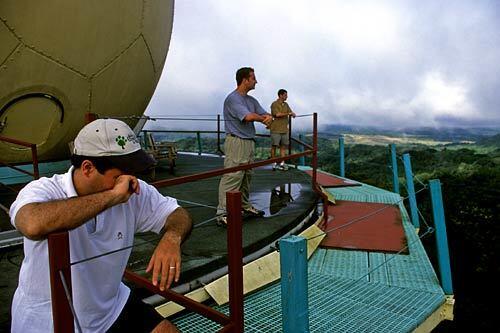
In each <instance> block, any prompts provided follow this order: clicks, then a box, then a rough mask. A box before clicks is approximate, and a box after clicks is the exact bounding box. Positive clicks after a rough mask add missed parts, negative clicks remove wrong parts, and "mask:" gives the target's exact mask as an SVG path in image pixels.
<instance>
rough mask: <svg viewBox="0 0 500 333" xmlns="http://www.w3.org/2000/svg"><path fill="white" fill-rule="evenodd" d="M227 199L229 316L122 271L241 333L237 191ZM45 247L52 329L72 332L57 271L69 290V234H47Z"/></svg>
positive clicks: (178, 302)
mask: <svg viewBox="0 0 500 333" xmlns="http://www.w3.org/2000/svg"><path fill="white" fill-rule="evenodd" d="M226 200H227V210H228V230H227V248H228V271H229V317H228V316H226V315H225V314H223V313H221V312H219V311H216V310H214V309H212V308H211V307H209V306H206V305H204V304H202V303H198V302H196V301H193V300H192V299H190V298H188V297H186V296H184V295H181V294H178V293H175V292H173V291H171V290H160V288H158V287H157V286H154V285H153V284H152V283H151V282H150V281H149V280H148V279H146V278H144V277H142V276H140V275H138V274H136V273H134V272H131V271H129V270H126V271H125V273H124V277H125V278H126V279H128V280H129V281H130V282H133V283H135V284H136V285H139V286H142V287H144V288H146V289H148V290H149V291H151V292H153V293H156V294H158V295H161V296H163V297H165V298H166V299H168V300H170V301H173V302H175V303H177V304H179V305H181V306H183V307H185V308H187V309H189V310H191V311H194V312H197V313H199V314H201V315H203V316H205V317H206V318H208V319H211V320H213V321H215V322H217V323H219V324H221V325H224V327H223V328H222V329H221V330H220V332H234V333H239V332H243V329H244V323H243V246H242V243H243V235H242V225H243V221H242V216H241V193H240V192H238V191H232V192H228V193H226ZM48 247H49V266H50V285H51V294H52V317H53V320H54V332H55V333H60V332H65V333H66V332H73V331H74V318H73V314H72V312H71V308H70V305H69V302H68V299H67V297H66V294H65V292H64V287H63V284H62V281H61V277H60V275H59V271H62V272H63V274H64V276H65V278H66V284H67V286H68V288H69V290H70V292H71V266H70V254H69V233H68V232H67V231H64V232H58V233H54V234H51V235H49V237H48ZM229 249H231V251H229Z"/></svg>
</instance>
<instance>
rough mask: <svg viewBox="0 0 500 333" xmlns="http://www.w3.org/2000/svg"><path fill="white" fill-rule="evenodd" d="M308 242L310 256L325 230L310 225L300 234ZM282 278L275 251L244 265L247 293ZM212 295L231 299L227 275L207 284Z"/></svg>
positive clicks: (244, 286)
mask: <svg viewBox="0 0 500 333" xmlns="http://www.w3.org/2000/svg"><path fill="white" fill-rule="evenodd" d="M300 235H301V236H302V237H304V238H306V239H310V240H308V242H307V257H308V258H309V257H310V256H311V255H312V254H313V253H314V251H315V250H316V248H317V247H318V245H319V243H320V242H321V240H322V239H323V238H324V237H325V236H324V234H323V231H322V230H321V229H319V228H318V227H317V226H316V225H312V226H310V227H309V228H308V229H306V230H305V231H304V232H302V233H301V234H300ZM279 278H280V255H279V253H278V252H276V251H274V252H272V253H269V254H267V255H265V256H263V257H261V258H259V259H257V260H255V261H252V262H251V263H248V264H247V265H245V267H243V293H244V294H247V293H249V292H251V291H254V290H256V289H259V288H262V287H263V286H265V285H267V284H269V283H272V282H274V281H276V280H278V279H279ZM205 290H206V291H207V292H208V293H209V294H210V296H211V297H212V298H213V299H214V300H215V301H216V302H217V304H219V305H222V304H225V303H227V302H228V301H229V295H228V278H227V275H224V276H223V277H221V278H219V279H217V280H215V281H213V282H212V283H210V284H208V285H207V286H205Z"/></svg>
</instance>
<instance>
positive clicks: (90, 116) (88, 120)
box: [85, 112, 99, 124]
mask: <svg viewBox="0 0 500 333" xmlns="http://www.w3.org/2000/svg"><path fill="white" fill-rule="evenodd" d="M98 118H99V116H98V115H97V113H91V112H87V113H85V124H90V123H91V122H93V121H94V120H96V119H98Z"/></svg>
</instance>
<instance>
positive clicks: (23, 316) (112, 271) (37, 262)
mask: <svg viewBox="0 0 500 333" xmlns="http://www.w3.org/2000/svg"><path fill="white" fill-rule="evenodd" d="M72 174H73V167H72V168H70V169H69V171H68V172H67V173H66V174H63V175H54V176H53V177H51V178H41V179H39V180H36V181H33V182H31V183H29V184H28V185H26V186H25V187H24V188H23V189H22V190H21V192H19V195H18V196H17V199H16V201H15V202H14V203H13V204H12V206H11V208H10V216H11V223H12V224H13V225H14V227H15V223H14V221H15V217H16V214H17V212H18V211H19V209H20V208H21V207H22V206H24V205H26V204H28V203H32V202H46V201H52V200H59V199H66V198H70V197H76V196H77V193H76V191H75V188H74V186H73V180H72ZM139 183H140V190H141V191H140V194H139V195H137V194H133V195H132V196H131V197H130V199H129V200H128V201H127V202H126V203H123V204H119V205H116V206H113V207H111V208H109V209H107V210H105V211H103V212H102V213H100V214H99V215H97V217H96V219H91V220H89V221H88V222H86V223H84V224H83V225H81V226H80V227H78V228H76V229H73V230H71V231H70V232H69V243H70V260H71V262H76V261H79V260H82V259H86V258H90V257H93V256H96V255H99V254H103V253H106V252H109V251H113V250H117V249H120V248H124V247H126V246H130V245H132V244H133V242H134V234H135V233H136V232H144V231H153V232H155V233H159V232H160V231H161V229H162V228H163V226H164V225H165V220H166V218H167V217H168V215H170V214H171V213H172V212H173V211H174V210H175V209H177V208H178V207H179V205H178V204H177V200H175V199H173V198H170V197H164V196H163V195H162V194H160V193H159V192H158V191H157V190H156V189H155V188H154V187H153V186H151V185H149V184H147V183H145V182H143V181H141V180H139ZM131 251H132V250H131V249H127V250H124V251H120V252H116V253H113V254H111V255H107V256H103V257H100V258H97V259H94V260H91V261H87V262H84V263H80V264H76V265H73V266H72V267H71V279H72V289H73V304H74V307H75V311H76V315H77V317H78V320H79V322H80V325H81V327H82V329H83V331H84V332H105V331H106V330H107V329H109V327H110V326H111V325H112V324H113V322H114V321H115V320H116V319H117V318H118V316H119V315H120V312H121V311H122V309H123V307H124V305H125V303H126V301H127V298H128V296H129V294H130V290H129V288H127V287H126V286H125V285H124V284H123V283H122V282H121V279H122V276H123V272H124V270H125V267H126V265H127V261H128V258H129V256H130V253H131ZM51 306H52V305H51V296H50V278H49V265H48V247H47V240H41V241H33V240H30V239H27V238H24V260H23V263H22V266H21V271H20V273H19V285H18V287H17V290H16V292H15V294H14V299H13V302H12V332H52V331H53V323H52V307H51Z"/></svg>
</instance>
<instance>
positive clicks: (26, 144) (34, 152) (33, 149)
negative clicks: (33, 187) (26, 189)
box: [0, 135, 40, 179]
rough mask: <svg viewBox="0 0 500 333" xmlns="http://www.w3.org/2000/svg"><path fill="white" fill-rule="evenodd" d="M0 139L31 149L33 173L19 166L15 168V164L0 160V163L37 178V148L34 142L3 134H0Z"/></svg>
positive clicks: (38, 175) (38, 173) (38, 174)
mask: <svg viewBox="0 0 500 333" xmlns="http://www.w3.org/2000/svg"><path fill="white" fill-rule="evenodd" d="M0 141H4V142H9V143H13V144H15V145H19V146H23V147H27V148H30V149H31V159H32V161H33V173H31V172H29V171H25V170H22V169H20V168H17V167H15V166H13V165H10V164H8V163H5V162H0V163H1V164H3V165H5V166H6V167H9V168H11V169H14V170H16V171H19V172H23V173H25V174H28V175H30V176H32V177H33V179H38V178H39V177H40V172H39V169H38V153H37V149H36V144H34V143H30V142H26V141H22V140H18V139H13V138H9V137H6V136H3V135H0Z"/></svg>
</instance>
